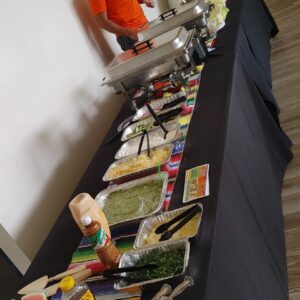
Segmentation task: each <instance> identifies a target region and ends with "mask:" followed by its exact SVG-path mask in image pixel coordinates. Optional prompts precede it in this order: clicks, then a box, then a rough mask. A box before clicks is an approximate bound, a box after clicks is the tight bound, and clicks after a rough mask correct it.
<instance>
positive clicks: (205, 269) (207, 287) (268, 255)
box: [22, 0, 292, 300]
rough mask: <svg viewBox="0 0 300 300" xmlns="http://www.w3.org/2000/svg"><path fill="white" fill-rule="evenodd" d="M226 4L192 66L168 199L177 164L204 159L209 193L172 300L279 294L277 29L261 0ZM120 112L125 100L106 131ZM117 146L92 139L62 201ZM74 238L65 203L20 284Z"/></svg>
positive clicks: (282, 163)
mask: <svg viewBox="0 0 300 300" xmlns="http://www.w3.org/2000/svg"><path fill="white" fill-rule="evenodd" d="M228 7H229V9H230V13H229V15H228V17H227V20H226V26H225V27H224V28H223V29H222V30H221V31H220V32H219V33H218V38H217V43H216V46H215V48H216V50H215V51H214V52H213V53H212V54H211V56H210V57H209V59H208V61H207V62H206V63H205V68H204V71H203V73H202V79H201V84H200V90H199V93H198V98H197V103H196V107H195V110H194V114H193V118H192V121H191V123H190V129H189V133H188V136H187V140H186V145H185V150H184V155H183V159H182V162H181V166H180V171H179V175H178V178H177V181H176V185H175V189H174V192H173V195H172V200H171V204H170V209H174V208H178V207H180V206H182V195H183V188H184V176H185V170H187V169H190V168H192V167H195V166H198V165H202V164H205V163H209V164H210V196H209V197H206V198H203V199H202V200H201V202H202V203H203V205H204V213H203V220H202V225H201V230H200V232H199V234H198V236H197V239H196V242H195V243H194V244H193V245H192V248H191V257H190V262H189V267H188V274H189V275H191V276H192V277H193V278H194V280H195V285H194V286H193V287H191V288H189V289H187V290H186V291H185V293H184V294H182V295H181V296H178V298H177V299H197V300H198V299H206V300H207V299H209V300H216V299H223V300H227V299H228V300H233V299H238V300H241V299H243V300H246V299H249V300H254V299H272V300H276V299H280V300H281V299H288V284H287V270H286V258H285V239H284V228H283V218H282V207H281V187H282V180H283V176H284V172H285V169H286V166H287V164H288V162H289V161H290V160H291V159H292V153H291V150H290V149H291V142H290V140H289V139H288V138H287V136H286V135H285V133H284V132H283V131H282V129H281V128H280V125H279V122H278V113H279V108H278V106H277V104H276V101H275V99H274V97H273V94H272V90H271V85H272V83H271V82H272V81H271V72H270V63H269V60H270V37H271V36H274V35H275V34H276V33H277V32H278V29H277V27H276V24H275V23H274V20H273V19H272V17H271V15H270V13H269V11H268V10H267V8H266V6H265V5H264V3H263V1H262V0H229V1H228ZM129 115H131V112H130V109H129V107H128V106H127V105H125V106H124V107H123V109H122V110H121V112H120V114H119V115H118V117H117V119H116V120H115V122H114V123H113V125H112V127H111V130H110V132H109V133H108V136H107V137H106V139H108V138H109V137H110V136H111V135H112V134H113V133H114V132H115V131H116V128H117V126H118V124H119V123H120V122H121V121H122V120H124V119H125V118H126V117H128V116H129ZM120 146H121V142H120V140H115V141H114V142H112V143H110V144H106V145H104V144H103V145H102V146H100V148H99V150H98V151H97V153H96V155H95V156H94V158H93V160H92V161H91V163H90V165H89V166H88V168H87V170H86V172H85V174H84V176H83V177H82V179H81V180H80V182H79V184H78V186H77V187H76V189H75V191H74V193H73V194H72V195H71V197H70V200H71V199H72V198H73V197H74V196H76V195H77V194H79V193H82V192H87V193H90V194H91V195H92V196H93V197H94V196H96V195H97V194H98V193H99V191H101V190H103V189H105V188H106V187H107V183H104V182H101V180H100V178H101V177H102V176H103V174H104V173H105V171H106V170H107V168H108V166H109V165H110V164H111V163H112V162H113V161H114V155H115V153H116V152H117V150H118V149H119V147H120ZM81 238H82V234H81V232H80V231H79V229H78V228H77V226H76V224H75V222H74V221H73V219H72V216H71V214H70V211H69V208H68V205H67V204H66V206H65V208H64V210H63V211H62V213H61V215H60V216H59V218H58V220H57V222H56V224H55V225H54V227H53V228H52V230H51V232H50V233H49V235H48V237H47V238H46V240H45V242H44V243H43V245H42V247H41V249H40V250H39V252H38V254H37V255H36V257H35V259H34V260H33V262H32V264H31V266H30V268H29V270H28V271H27V273H26V275H25V277H24V280H23V283H22V284H23V285H25V284H27V283H28V282H31V281H33V280H35V279H36V278H38V277H40V276H43V275H44V274H48V275H54V274H57V273H59V272H61V271H63V270H65V269H66V268H67V266H68V264H69V262H70V260H71V256H72V253H73V252H74V251H75V250H76V248H77V246H78V244H79V242H80V240H81ZM143 298H145V299H149V298H150V296H149V295H148V294H144V295H143Z"/></svg>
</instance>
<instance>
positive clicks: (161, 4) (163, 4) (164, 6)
mask: <svg viewBox="0 0 300 300" xmlns="http://www.w3.org/2000/svg"><path fill="white" fill-rule="evenodd" d="M156 5H157V7H158V9H159V11H160V12H161V13H163V12H165V11H167V10H169V9H170V6H169V2H168V1H167V0H157V1H156Z"/></svg>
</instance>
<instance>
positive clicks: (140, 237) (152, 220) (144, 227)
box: [133, 203, 203, 249]
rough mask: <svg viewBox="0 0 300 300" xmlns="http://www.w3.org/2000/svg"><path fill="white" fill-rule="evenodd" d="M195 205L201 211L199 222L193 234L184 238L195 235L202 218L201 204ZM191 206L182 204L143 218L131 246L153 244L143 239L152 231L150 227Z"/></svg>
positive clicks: (138, 246)
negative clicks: (146, 242)
mask: <svg viewBox="0 0 300 300" xmlns="http://www.w3.org/2000/svg"><path fill="white" fill-rule="evenodd" d="M197 205H198V206H199V207H201V209H202V211H201V214H200V218H199V222H197V226H196V232H195V234H193V235H190V236H186V237H185V238H193V237H195V236H196V235H197V233H198V231H199V228H200V224H201V220H202V213H203V205H202V204H200V203H199V204H197ZM192 206H194V204H193V205H188V206H184V207H181V208H178V209H175V210H172V211H168V212H165V213H162V214H160V215H157V216H155V217H149V218H147V219H145V220H143V221H142V223H141V224H140V227H139V230H138V233H137V235H136V238H135V241H134V246H133V247H134V248H135V249H139V248H143V247H147V246H149V245H154V244H145V240H146V238H148V236H149V234H150V232H151V231H152V229H153V228H154V227H157V225H158V224H160V225H161V224H163V223H166V222H168V221H170V220H171V219H173V218H175V217H176V216H178V215H179V214H181V213H183V212H184V211H186V210H188V209H189V208H190V207H192ZM170 240H173V241H174V240H176V239H170ZM177 240H178V239H177ZM159 243H161V242H159Z"/></svg>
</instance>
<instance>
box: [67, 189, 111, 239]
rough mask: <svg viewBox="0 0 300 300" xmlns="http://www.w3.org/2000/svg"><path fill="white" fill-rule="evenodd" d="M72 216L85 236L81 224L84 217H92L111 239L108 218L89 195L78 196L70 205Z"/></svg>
mask: <svg viewBox="0 0 300 300" xmlns="http://www.w3.org/2000/svg"><path fill="white" fill-rule="evenodd" d="M69 208H70V210H71V213H72V216H73V218H74V220H75V222H76V223H77V225H78V227H79V228H80V230H81V231H82V233H83V234H84V232H83V231H84V226H83V225H82V223H81V218H82V217H83V216H86V215H88V216H90V217H91V218H92V219H93V220H94V221H97V222H99V223H100V225H101V227H102V228H103V229H104V230H105V233H106V234H107V235H108V236H109V237H110V238H111V234H110V230H109V226H108V222H107V219H106V216H105V214H104V212H103V210H102V208H101V207H100V206H99V204H98V203H97V202H96V201H95V200H94V199H93V198H92V197H91V196H90V195H89V194H87V193H82V194H79V195H77V196H76V197H75V198H74V199H73V200H72V201H71V202H70V204H69Z"/></svg>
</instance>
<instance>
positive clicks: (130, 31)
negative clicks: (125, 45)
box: [124, 29, 138, 41]
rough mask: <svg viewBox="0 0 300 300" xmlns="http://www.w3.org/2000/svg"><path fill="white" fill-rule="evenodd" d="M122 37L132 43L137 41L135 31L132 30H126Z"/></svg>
mask: <svg viewBox="0 0 300 300" xmlns="http://www.w3.org/2000/svg"><path fill="white" fill-rule="evenodd" d="M124 35H125V36H128V37H130V38H131V39H132V40H134V41H137V40H138V35H137V31H135V30H133V29H126V32H125V34H124Z"/></svg>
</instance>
